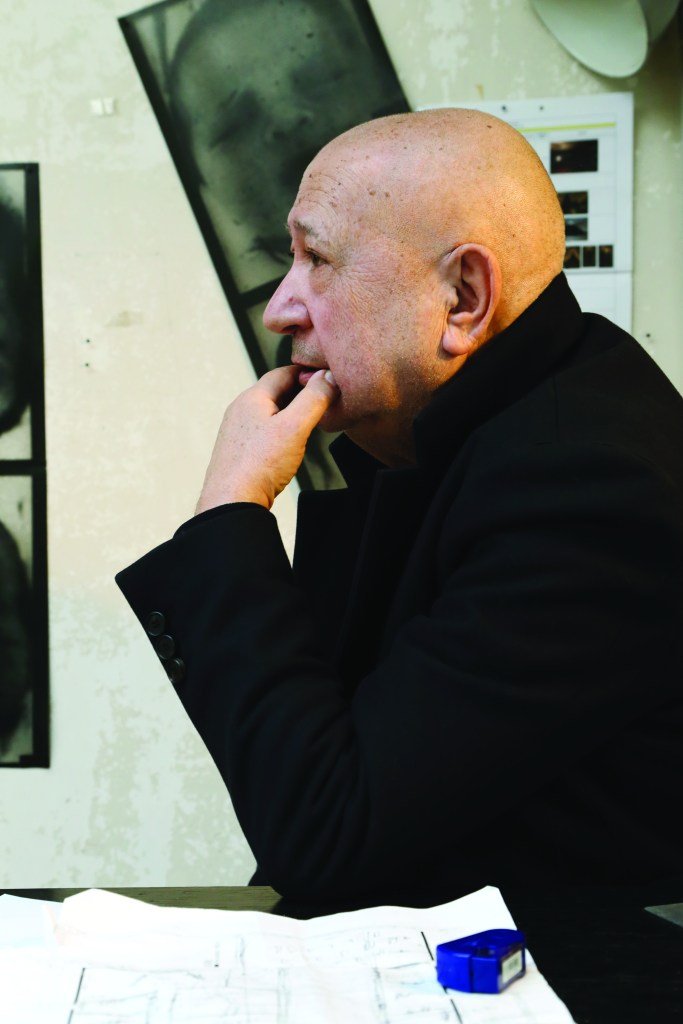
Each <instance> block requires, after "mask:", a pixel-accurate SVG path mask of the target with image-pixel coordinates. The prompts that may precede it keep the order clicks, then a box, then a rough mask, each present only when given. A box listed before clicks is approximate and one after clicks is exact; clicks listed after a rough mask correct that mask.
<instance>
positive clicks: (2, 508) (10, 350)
mask: <svg viewBox="0 0 683 1024" xmlns="http://www.w3.org/2000/svg"><path fill="white" fill-rule="evenodd" d="M45 510H46V501H45V429H44V401H43V336H42V293H41V272H40V205H39V188H38V168H37V166H36V165H35V164H5V165H0V767H31V766H41V767H44V766H47V764H48V653H47V652H48V637H47V572H46V528H45V527H46V523H45Z"/></svg>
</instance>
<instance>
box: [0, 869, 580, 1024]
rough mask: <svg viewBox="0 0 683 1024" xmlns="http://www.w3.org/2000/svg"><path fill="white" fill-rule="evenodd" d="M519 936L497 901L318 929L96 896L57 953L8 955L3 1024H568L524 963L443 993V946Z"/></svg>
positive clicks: (364, 914) (349, 919)
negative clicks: (516, 975)
mask: <svg viewBox="0 0 683 1024" xmlns="http://www.w3.org/2000/svg"><path fill="white" fill-rule="evenodd" d="M512 927H514V922H513V920H512V918H511V916H510V913H509V911H508V910H507V907H506V906H505V904H504V902H503V900H502V897H501V895H500V893H499V891H498V890H497V889H493V888H490V887H489V888H486V889H482V890H480V891H479V892H477V893H473V894H471V895H470V896H466V897H464V898H463V899H461V900H456V901H454V902H453V903H449V904H444V905H443V906H440V907H433V908H430V909H427V910H414V909H409V908H402V907H381V908H374V909H369V910H361V911H354V912H352V913H346V914H334V915H331V916H328V917H321V918H317V919H314V920H312V921H296V920H293V919H291V918H285V917H277V916H274V915H271V914H263V913H257V912H253V911H223V910H191V909H186V908H182V909H178V908H166V907H164V908H161V907H153V906H150V905H148V904H145V903H142V902H140V901H138V900H131V899H128V898H126V897H123V896H118V895H115V894H113V893H107V892H102V891H99V890H88V891H87V892H84V893H80V894H78V895H77V896H72V897H70V898H69V899H67V900H66V901H65V903H64V908H63V911H62V914H61V918H60V924H59V929H58V933H57V934H58V939H59V942H60V948H59V949H57V950H55V951H52V952H49V951H47V950H38V951H35V952H31V951H27V950H22V951H0V991H2V993H3V1001H2V1005H3V1019H4V1010H5V1007H7V1006H8V1005H9V1006H11V1007H14V1008H15V1009H16V1010H17V1012H20V1013H21V1016H14V1011H13V1014H12V1016H8V1017H7V1019H8V1020H11V1021H12V1024H185V1022H187V1024H191V1022H199V1021H201V1022H202V1024H219V1022H220V1024H225V1022H226V1021H228V1022H234V1024H262V1022H263V1024H265V1022H266V1021H267V1022H273V1024H308V1022H311V1024H366V1022H367V1024H376V1022H382V1024H393V1022H406V1024H408V1022H410V1024H432V1022H434V1024H436V1022H449V1021H451V1022H457V1021H459V1022H460V1024H485V1022H486V1024H531V1022H537V1024H571V1021H572V1018H571V1016H570V1014H569V1012H568V1011H567V1009H566V1007H565V1006H564V1004H563V1003H561V1002H560V1000H559V999H558V998H557V996H556V995H555V994H554V993H553V991H552V990H551V989H550V987H549V986H548V984H547V983H546V982H545V980H544V979H543V977H542V976H541V975H540V974H539V972H538V970H537V969H536V966H535V964H534V963H533V960H532V959H531V957H529V956H528V957H527V973H526V975H525V976H524V977H523V978H521V979H520V980H518V981H516V982H514V983H513V984H512V985H511V986H510V988H508V989H507V990H506V991H504V992H503V993H501V994H500V995H475V994H470V993H462V992H453V991H450V990H449V991H446V990H445V989H443V988H442V986H441V985H439V984H438V982H437V980H436V971H435V967H434V962H433V956H434V950H435V947H436V945H437V944H438V943H439V942H444V941H447V940H449V939H454V938H458V937H460V936H462V935H467V934H470V933H472V932H476V931H483V930H485V929H488V928H512ZM50 990H51V991H52V992H53V997H54V998H53V999H52V1000H51V1001H50V1000H46V999H45V997H44V993H45V991H50Z"/></svg>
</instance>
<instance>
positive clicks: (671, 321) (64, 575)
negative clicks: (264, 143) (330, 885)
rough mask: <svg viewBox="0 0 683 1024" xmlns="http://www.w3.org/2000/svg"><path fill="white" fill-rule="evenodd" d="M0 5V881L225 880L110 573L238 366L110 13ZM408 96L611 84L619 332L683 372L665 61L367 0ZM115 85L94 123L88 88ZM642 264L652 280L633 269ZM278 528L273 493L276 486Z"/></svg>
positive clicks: (289, 514)
mask: <svg viewBox="0 0 683 1024" xmlns="http://www.w3.org/2000/svg"><path fill="white" fill-rule="evenodd" d="M143 2H144V0H141V2H140V3H139V4H136V3H135V2H134V0H128V2H121V0H60V2H59V3H58V4H57V3H52V2H51V0H12V2H11V3H10V2H9V0H0V24H1V25H2V33H1V34H0V97H1V99H0V118H1V121H0V123H1V125H2V131H1V132H0V162H10V161H24V160H30V161H38V162H39V164H40V174H41V201H42V228H43V282H44V300H45V358H46V407H47V454H48V544H49V572H50V649H51V674H52V679H51V686H52V729H51V732H52V766H51V768H50V769H49V770H40V769H31V770H0V871H1V873H0V878H1V880H2V883H3V885H5V886H8V887H20V886H50V885H57V884H59V885H64V886H68V885H100V886H104V885H119V886H120V885H182V884H185V885H192V884H204V885H216V884H239V883H242V882H244V881H246V879H247V878H248V876H249V873H250V870H251V868H252V865H253V861H252V858H251V854H250V852H249V850H248V848H247V846H246V843H245V842H244V839H243V837H242V835H241V833H240V830H239V826H238V824H237V822H236V819H235V816H234V813H233V812H232V809H231V807H230V802H229V800H228V798H227V795H226V794H225V792H224V789H223V786H222V783H221V782H220V779H219V778H218V776H217V773H216V771H215V769H214V768H213V765H212V763H211V762H210V759H209V757H208V755H207V754H206V752H205V750H204V748H203V746H202V744H201V743H200V741H199V740H198V738H197V737H196V735H195V734H194V732H193V730H192V729H191V727H190V726H189V725H188V723H187V721H186V719H185V716H184V714H183V712H182V710H181V708H180V705H179V704H178V702H177V700H176V698H175V696H174V694H173V693H172V691H171V688H170V686H169V685H168V683H167V681H166V677H165V675H164V673H163V670H162V669H161V668H160V667H159V666H158V665H157V664H156V663H155V659H154V657H153V655H152V654H151V651H150V648H149V646H148V643H147V641H146V640H145V638H144V637H143V636H142V633H141V631H140V630H139V629H138V628H137V627H136V625H135V623H134V621H133V619H132V616H131V614H130V612H129V610H128V608H127V606H126V605H125V603H124V602H123V600H122V598H121V597H120V595H119V593H118V590H117V589H116V587H115V585H114V583H113V576H114V573H115V572H116V571H117V570H118V569H119V568H121V567H122V566H123V565H126V564H128V562H130V561H131V560H133V559H134V558H135V557H137V556H138V555H140V554H142V553H143V552H144V551H145V550H147V549H148V548H150V547H152V546H153V545H155V544H157V543H159V542H160V541H162V540H164V539H166V538H167V537H168V536H169V535H170V534H171V533H172V532H173V530H174V529H175V528H176V526H177V525H178V524H179V523H180V522H182V521H183V520H184V519H186V518H187V517H188V516H189V515H190V514H191V512H192V508H193V504H194V501H195V498H196V495H197V493H198V489H199V487H200V484H201V479H202V476H203V472H204V467H205V464H206V461H207V458H208V454H209V452H210V449H211V445H212V443H213V437H214V434H215V431H216V428H217V425H218V422H219V420H220V417H221V414H222V410H223V408H224V406H225V404H226V403H227V402H228V401H229V400H230V399H231V398H232V397H233V396H234V395H235V394H236V393H237V392H239V391H240V390H242V388H244V387H245V386H247V385H248V384H249V383H250V381H251V380H252V372H251V369H250V367H249V365H248V362H247V359H246V357H245V356H244V355H243V352H242V348H241V343H240V341H239V338H238V335H237V333H236V330H235V327H234V323H233V321H232V318H231V316H230V313H229V310H228V308H227V306H226V303H225V301H224V299H223V295H222V292H221V290H220V288H219V285H218V282H217V280H216V277H215V274H214V272H213V269H212V266H211V263H210V261H209V257H208V255H207V254H206V251H205V249H204V245H203V242H202V240H201V237H200V235H199V231H198V229H197V227H196V226H195V223H194V220H193V217H192V215H191V212H190V209H189V206H188V204H187V202H186V200H185V197H184V194H183V192H182V189H181V187H180V185H179V183H178V180H177V176H176V173H175V170H174V169H173V166H172V164H171V161H170V158H169V157H168V154H167V150H166V147H165V144H164V142H163V139H162V138H161V135H160V132H159V129H158V127H157V124H156V121H155V118H154V116H153V114H152V113H151V110H150V108H149V104H148V102H147V100H146V97H145V95H144V93H143V90H142V87H141V85H140V84H139V81H138V78H137V74H136V72H135V70H134V67H133V64H132V61H131V59H130V57H129V54H128V51H127V48H126V46H125V44H124V42H123V38H122V36H121V33H120V30H119V28H118V26H117V24H116V18H117V17H118V16H120V15H122V14H125V13H128V12H129V11H130V10H133V9H135V8H136V7H137V6H142V5H143ZM371 6H372V7H373V9H374V11H375V14H376V17H377V20H378V22H379V25H380V28H381V30H382V32H383V34H384V37H385V39H386V42H387V45H388V48H389V51H390V53H391V55H392V57H393V59H394V63H395V66H396V68H397V70H398V73H399V75H400V77H401V79H402V81H403V84H404V87H405V89H406V92H407V94H408V97H409V100H410V101H411V102H412V104H413V105H416V106H417V105H428V104H430V103H443V102H452V103H457V102H458V101H474V100H477V99H478V98H481V99H502V98H504V97H506V96H507V97H510V98H519V97H534V96H558V95H571V94H575V93H579V94H580V93H589V92H602V91H615V90H622V89H631V90H633V91H634V92H635V108H636V200H635V240H636V242H635V287H634V297H635V308H634V328H635V333H636V335H637V337H638V338H639V339H640V340H641V341H643V342H644V343H645V344H646V345H647V347H648V348H649V349H650V351H651V352H652V353H653V355H654V356H655V358H657V359H658V360H659V362H660V363H661V364H662V366H664V368H665V369H666V370H667V372H668V373H669V375H670V376H671V377H672V379H673V380H674V381H675V383H677V385H678V386H679V387H681V386H683V341H682V340H681V320H682V319H683V318H682V316H681V314H682V312H683V309H682V304H683V298H682V294H683V290H682V289H681V288H680V275H681V263H682V259H681V255H680V237H681V224H682V221H683V216H682V214H683V210H682V205H683V197H682V195H681V186H680V182H681V143H680V134H681V113H680V100H681V87H680V75H681V62H680V51H679V49H678V46H677V39H676V35H675V29H670V30H669V31H668V32H667V34H666V36H665V37H664V38H663V39H662V40H661V41H660V43H659V44H658V45H657V49H656V53H655V54H653V57H652V59H651V60H650V62H649V64H648V65H647V67H646V68H645V69H644V71H643V72H641V74H640V75H638V76H637V77H635V78H634V79H628V80H624V81H614V80H608V79H603V78H600V77H599V76H597V75H594V74H592V73H591V72H589V71H587V70H586V69H584V68H582V67H581V66H580V65H579V64H577V63H576V62H575V61H574V60H573V59H572V58H571V57H570V56H569V55H568V54H567V53H566V52H565V51H564V50H563V49H562V48H561V47H560V45H559V44H558V43H557V42H556V41H555V40H554V38H553V37H552V36H550V34H549V33H548V32H547V30H546V29H545V28H544V26H543V25H542V24H541V23H540V21H538V19H537V18H536V16H535V15H534V13H533V11H532V10H531V8H530V4H529V3H528V0H488V2H486V0H371ZM102 97H113V98H115V100H116V114H115V115H114V116H112V117H94V116H93V115H92V114H91V111H90V101H91V100H92V99H97V98H102ZM654 282H656V287H655V286H654ZM278 506H279V507H278V515H279V518H280V522H281V527H282V529H283V532H284V534H285V536H286V538H287V540H288V543H291V537H292V533H293V526H294V495H293V494H289V493H288V494H285V495H283V496H282V497H281V498H280V499H279V502H278Z"/></svg>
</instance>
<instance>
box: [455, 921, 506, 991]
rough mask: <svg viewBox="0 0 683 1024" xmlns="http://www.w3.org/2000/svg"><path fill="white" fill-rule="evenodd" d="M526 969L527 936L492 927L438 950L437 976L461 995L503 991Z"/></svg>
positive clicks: (456, 940)
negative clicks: (464, 993)
mask: <svg viewBox="0 0 683 1024" xmlns="http://www.w3.org/2000/svg"><path fill="white" fill-rule="evenodd" d="M525 970H526V958H525V954H524V935H523V934H522V932H517V931H514V930H513V929H512V928H491V929H490V930H489V931H487V932H477V934H476V935H466V936H465V937H464V938H462V939H453V941H452V942H442V943H441V944H440V945H439V946H437V947H436V977H437V979H438V981H439V982H440V983H441V984H442V985H443V986H444V987H445V988H457V989H458V990H459V991H460V992H502V991H503V989H504V988H507V987H508V985H511V984H512V982H513V981H515V980H516V979H517V978H521V976H522V975H523V974H524V972H525Z"/></svg>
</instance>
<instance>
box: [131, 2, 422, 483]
mask: <svg viewBox="0 0 683 1024" xmlns="http://www.w3.org/2000/svg"><path fill="white" fill-rule="evenodd" d="M121 26H122V28H123V32H124V35H125V38H126V40H127V42H128V45H129V48H130V50H131V54H132V56H133V59H134V60H135V64H136V66H137V69H138V71H139V73H140V76H141V78H142V81H143V83H144V86H145V89H146V91H147V94H148V96H149V99H150V102H151V104H152V106H153V108H154V111H155V113H156V116H157V118H158V120H159V124H160V126H161V129H162V131H163V133H164V136H165V138H166V141H167V143H168V147H169V150H170V152H171V155H172V157H173V160H174V162H175V165H176V168H177V170H178V173H179V175H180V177H181V180H182V182H183V185H184V187H185V191H186V193H187V196H188V198H189V200H190V203H191V204H192V208H193V210H194V212H195V215H196V217H197V220H198V222H199V226H200V228H201V230H202V233H203V236H204V239H205V241H206V244H207V246H208V249H209V252H210V254H211V257H212V259H213V262H214V265H215V267H216V270H217V272H218V275H219V277H220V280H221V282H222V285H223V289H224V291H225V294H226V297H227V299H228V301H229V303H230V305H231V307H232V310H233V313H234V316H235V319H236V321H237V324H238V326H239V328H240V331H241V334H242V337H243V339H244V342H245V345H246V347H247V351H248V352H249V356H250V358H251V361H252V363H253V365H254V369H255V370H256V373H257V374H259V375H260V374H262V373H264V372H265V371H266V370H267V369H271V368H272V367H273V366H275V365H277V363H278V362H280V363H282V362H288V361H289V356H288V352H287V345H286V343H285V344H278V342H281V341H282V339H278V338H277V337H274V336H271V337H272V341H271V340H270V339H266V338H264V334H263V328H260V327H258V326H257V328H256V329H254V321H255V312H256V310H257V309H258V308H259V307H260V308H263V304H264V301H265V300H266V299H267V298H268V297H269V296H270V295H271V294H272V292H273V291H274V290H275V288H276V286H277V283H278V282H279V281H280V280H281V279H282V277H283V276H284V274H285V273H286V271H287V267H288V265H289V260H290V256H289V246H290V242H289V237H288V235H287V232H286V230H285V227H284V225H285V221H286V218H287V214H288V212H289V209H290V207H291V205H292V203H293V201H294V197H295V195H296V192H297V188H298V185H299V181H300V179H301V177H302V174H303V172H304V170H305V168H306V166H307V164H308V163H309V162H310V161H311V159H312V158H313V156H314V155H315V154H316V153H317V152H318V150H319V149H320V148H321V147H322V146H323V145H324V144H325V143H326V142H328V141H329V140H330V139H331V138H334V137H335V136H336V135H339V134H340V133H341V132H343V131H345V130H346V129H348V128H351V127H353V126H354V125H356V124H359V123H361V122H363V121H367V120H370V119H371V118H373V117H378V116H381V115H383V114H389V113H398V112H401V111H405V110H407V109H408V105H407V102H406V99H405V96H404V95H403V92H402V89H401V86H400V84H399V82H398V79H397V77H396V74H395V72H394V70H393V67H392V65H391V61H390V60H389V57H388V54H387V52H386V49H385V47H384V44H383V42H382V39H381V36H380V34H379V31H378V29H377V26H376V24H375V22H374V20H373V17H372V13H371V11H370V8H369V7H368V4H367V2H366V0H167V2H164V3H160V4H156V5H154V6H153V7H149V8H145V9H143V10H141V11H138V12H137V13H134V14H131V15H128V16H126V17H124V18H122V19H121ZM327 441H328V439H327V438H325V437H324V435H321V436H320V437H318V438H314V440H313V443H312V445H311V446H310V451H309V454H308V455H307V458H306V460H305V462H304V467H303V472H302V473H301V475H300V476H301V482H302V484H303V485H304V486H305V485H307V484H308V485H313V486H318V487H325V486H331V485H333V484H334V483H335V482H336V481H337V477H336V470H334V467H333V466H331V464H330V462H329V456H327V451H326V448H327Z"/></svg>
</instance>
